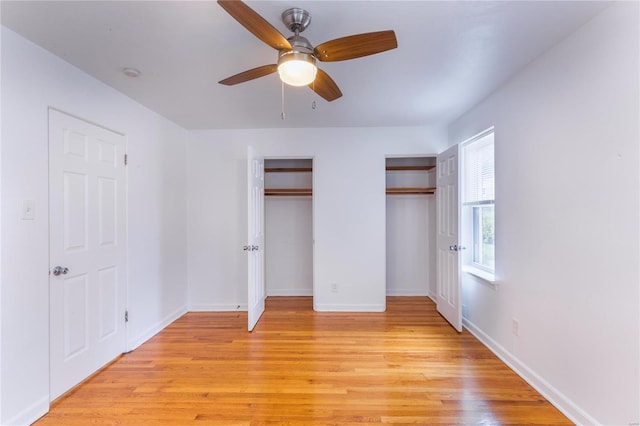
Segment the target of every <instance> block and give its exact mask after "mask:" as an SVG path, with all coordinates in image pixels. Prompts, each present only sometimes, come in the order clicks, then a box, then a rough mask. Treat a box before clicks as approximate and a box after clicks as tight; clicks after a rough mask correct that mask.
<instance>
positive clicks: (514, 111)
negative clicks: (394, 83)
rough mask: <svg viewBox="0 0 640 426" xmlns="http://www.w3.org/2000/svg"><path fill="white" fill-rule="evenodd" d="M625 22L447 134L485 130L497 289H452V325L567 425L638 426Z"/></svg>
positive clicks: (537, 70)
mask: <svg viewBox="0 0 640 426" xmlns="http://www.w3.org/2000/svg"><path fill="white" fill-rule="evenodd" d="M638 13H639V10H638V3H637V2H633V3H623V4H615V5H614V6H612V7H610V8H608V9H606V10H605V11H604V12H603V13H602V14H601V15H599V16H597V17H596V18H594V19H593V20H592V21H591V22H589V23H587V24H586V25H585V26H584V27H582V28H581V29H580V30H578V31H577V32H576V33H574V34H573V35H571V36H570V37H569V38H567V39H566V40H564V41H563V42H561V43H560V44H558V45H557V46H555V47H554V48H553V49H552V50H550V51H549V52H547V53H545V54H544V55H542V56H541V57H540V58H538V59H537V60H536V61H534V62H533V63H531V64H530V65H529V66H528V67H527V68H526V69H525V70H524V71H522V72H521V73H520V74H519V75H517V76H516V77H515V78H513V79H512V80H511V81H510V82H509V83H508V84H507V85H505V86H504V87H503V88H501V89H500V90H499V91H498V92H496V93H495V94H493V95H492V96H490V97H489V98H488V99H487V100H485V101H484V102H483V103H482V104H480V105H478V106H477V107H476V108H474V109H473V110H472V111H470V112H469V113H468V114H466V115H465V116H463V117H462V118H460V119H459V120H457V121H456V122H455V123H454V124H453V125H451V126H450V128H449V138H450V142H451V143H458V142H461V141H463V140H465V139H467V138H468V137H470V136H472V135H474V134H475V133H477V132H479V131H481V130H484V129H486V128H488V127H489V126H491V125H495V149H496V153H495V158H496V221H497V222H496V238H497V239H496V250H497V252H496V261H497V265H496V274H497V278H498V281H499V286H498V289H497V290H494V289H492V288H491V287H489V286H487V285H486V284H483V283H482V282H479V281H476V280H474V279H472V278H471V277H469V276H467V277H465V279H464V282H463V293H464V295H463V297H464V303H465V304H466V309H465V311H466V315H465V317H466V318H465V324H466V326H467V327H468V328H470V329H471V330H472V331H473V332H474V333H476V334H477V335H478V336H480V337H481V339H482V340H484V341H485V343H487V344H488V345H489V346H490V347H492V348H493V349H494V350H495V351H496V352H497V353H499V354H500V355H501V356H502V357H503V358H504V359H506V360H507V361H508V362H509V363H511V364H512V365H513V366H514V367H515V368H516V369H517V370H518V371H520V372H521V373H522V374H523V375H524V376H525V377H526V378H527V379H528V380H529V381H530V382H531V383H532V384H534V385H536V386H537V387H538V388H539V389H540V390H542V391H543V393H544V394H546V395H547V396H548V397H549V398H551V400H552V401H553V402H554V403H555V404H556V405H557V406H559V407H560V408H561V409H562V410H563V411H564V412H565V413H566V414H568V415H569V416H570V417H571V418H572V419H573V420H574V421H575V422H578V423H581V424H607V425H613V424H620V425H622V424H637V423H638V422H639V421H640V415H639V413H638V410H639V404H638V401H640V393H639V375H640V371H639V365H638V364H639V361H638V360H639V359H640V353H639V349H638V347H639V342H638V340H639V331H640V330H639V322H640V318H639V316H638V302H639V291H638V286H639V282H640V279H639V274H638V260H639V248H638V235H639V227H638V218H639V216H640V211H639V207H638V202H639V193H640V188H639V184H638V182H639V179H638V170H639V168H638V154H639V152H638V146H639V143H638V141H639V129H638V125H639V122H638V120H639V114H640V110H639V107H638V102H639V84H638V78H639V77H638V76H639V75H640V74H639V72H640V70H639V31H638ZM513 318H515V319H517V320H518V321H519V323H520V325H519V336H518V337H515V336H514V335H513V334H512V332H511V324H512V319H513Z"/></svg>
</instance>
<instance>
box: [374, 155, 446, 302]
mask: <svg viewBox="0 0 640 426" xmlns="http://www.w3.org/2000/svg"><path fill="white" fill-rule="evenodd" d="M435 167H436V158H435V157H433V156H430V157H394V158H387V159H386V192H387V203H386V251H387V268H386V270H387V273H386V275H387V276H386V283H387V295H388V296H429V297H431V298H432V299H433V300H436V291H437V290H436V196H435V189H436V188H435V186H436V173H435V170H436V169H435Z"/></svg>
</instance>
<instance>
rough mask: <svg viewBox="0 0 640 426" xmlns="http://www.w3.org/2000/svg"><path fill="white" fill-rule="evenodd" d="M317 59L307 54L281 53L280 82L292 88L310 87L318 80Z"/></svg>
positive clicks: (279, 62) (279, 64)
mask: <svg viewBox="0 0 640 426" xmlns="http://www.w3.org/2000/svg"><path fill="white" fill-rule="evenodd" d="M317 71H318V67H316V58H315V57H314V56H313V55H312V54H310V53H306V52H296V51H293V50H290V51H287V52H281V53H280V57H279V59H278V74H279V75H280V80H282V81H283V82H284V83H286V84H288V85H290V86H308V85H309V84H311V83H312V82H313V80H315V79H316V73H317Z"/></svg>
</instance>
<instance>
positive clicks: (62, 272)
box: [51, 266, 69, 277]
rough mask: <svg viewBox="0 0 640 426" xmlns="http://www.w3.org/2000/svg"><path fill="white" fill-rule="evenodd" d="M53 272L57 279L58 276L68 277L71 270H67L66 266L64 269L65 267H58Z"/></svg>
mask: <svg viewBox="0 0 640 426" xmlns="http://www.w3.org/2000/svg"><path fill="white" fill-rule="evenodd" d="M51 272H52V273H53V275H55V276H56V277H57V276H58V275H67V274H68V273H69V268H67V267H66V266H64V267H63V266H56V267H55V268H53V270H52V271H51Z"/></svg>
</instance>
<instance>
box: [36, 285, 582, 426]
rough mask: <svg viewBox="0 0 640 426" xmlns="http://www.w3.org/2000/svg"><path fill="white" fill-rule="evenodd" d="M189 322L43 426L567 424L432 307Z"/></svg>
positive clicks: (395, 305) (399, 303)
mask: <svg viewBox="0 0 640 426" xmlns="http://www.w3.org/2000/svg"><path fill="white" fill-rule="evenodd" d="M246 326H247V316H246V313H244V312H243V313H237V312H234V313H189V314H186V315H185V316H183V317H182V318H180V319H179V320H177V321H176V322H174V323H173V324H171V325H170V326H169V327H167V328H166V329H165V330H163V331H162V332H161V333H160V334H158V335H156V336H155V337H154V338H152V339H151V340H149V341H148V342H147V343H145V344H144V345H142V346H141V347H139V348H138V349H136V350H135V351H133V352H131V353H129V354H126V355H123V356H122V357H121V358H119V359H118V360H117V361H116V362H114V363H112V364H111V365H109V366H108V367H106V368H105V369H103V370H102V371H100V372H99V373H97V374H96V375H94V376H93V377H92V378H90V379H89V380H87V381H86V382H85V383H83V384H82V385H80V386H78V387H77V388H75V389H74V390H73V391H71V392H69V393H68V394H66V395H64V396H63V397H61V398H60V399H58V400H57V401H55V403H54V404H53V407H52V409H51V411H50V413H49V414H47V415H46V416H45V417H43V418H42V419H40V420H39V421H38V422H37V423H36V425H37V426H45V425H66V426H73V425H83V426H84V425H115V424H118V425H136V426H137V425H192V424H193V425H225V426H231V425H341V426H342V425H354V424H359V425H361V424H372V423H383V424H395V425H415V424H424V425H426V424H428V425H432V424H447V425H451V424H547V425H561V424H571V423H570V422H569V420H568V419H567V418H566V417H564V416H563V415H562V414H561V413H560V412H559V411H558V410H557V409H556V408H554V407H553V406H552V405H551V404H549V403H548V402H547V401H546V400H545V399H544V398H543V397H542V396H541V395H540V394H539V393H538V392H536V391H535V390H533V389H532V388H531V387H530V386H529V385H528V384H526V383H525V382H524V381H523V380H522V379H521V378H519V377H518V376H517V375H516V374H515V373H514V372H513V371H511V370H510V369H509V368H508V367H507V366H506V365H505V364H504V363H502V362H501V361H500V360H498V359H497V358H496V357H495V356H494V355H493V354H492V353H491V352H490V351H489V350H488V349H486V348H485V347H484V346H483V345H482V344H481V343H480V342H478V340H476V339H475V338H474V337H473V336H472V335H471V334H469V333H468V332H467V331H466V330H465V331H464V332H463V333H461V334H458V333H457V332H456V331H455V330H453V329H452V328H451V327H450V326H449V325H448V324H447V323H446V322H445V321H444V320H443V319H442V318H441V317H440V316H439V315H438V313H437V312H436V309H435V305H434V304H433V302H431V301H430V300H428V299H427V298H425V297H390V298H388V302H387V311H386V312H384V313H322V312H314V311H313V309H312V300H311V298H308V297H287V298H269V299H267V310H266V312H265V313H264V315H263V317H262V319H261V320H260V322H259V323H258V325H257V327H256V329H255V330H254V331H253V332H252V333H248V332H247V331H246Z"/></svg>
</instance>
